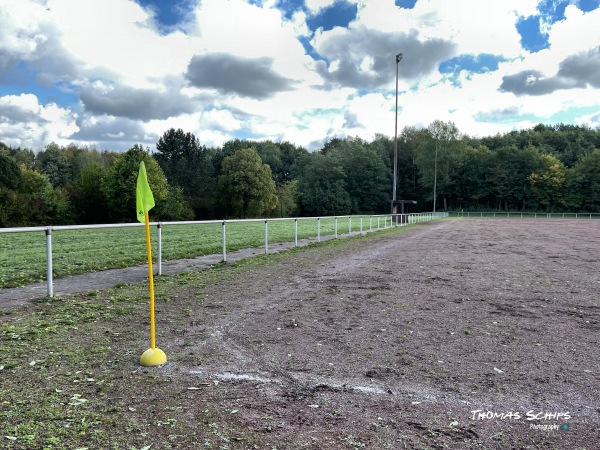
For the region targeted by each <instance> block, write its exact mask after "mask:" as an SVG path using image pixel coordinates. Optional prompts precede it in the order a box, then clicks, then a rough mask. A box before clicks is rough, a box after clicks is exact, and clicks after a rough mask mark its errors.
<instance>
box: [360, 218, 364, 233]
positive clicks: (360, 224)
mask: <svg viewBox="0 0 600 450" xmlns="http://www.w3.org/2000/svg"><path fill="white" fill-rule="evenodd" d="M362 219H363V218H362V216H360V234H362V232H363V230H362Z"/></svg>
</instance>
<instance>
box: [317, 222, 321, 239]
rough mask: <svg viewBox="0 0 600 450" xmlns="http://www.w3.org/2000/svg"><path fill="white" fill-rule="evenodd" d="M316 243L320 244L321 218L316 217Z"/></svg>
mask: <svg viewBox="0 0 600 450" xmlns="http://www.w3.org/2000/svg"><path fill="white" fill-rule="evenodd" d="M317 242H321V218H320V217H317Z"/></svg>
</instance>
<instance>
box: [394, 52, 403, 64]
mask: <svg viewBox="0 0 600 450" xmlns="http://www.w3.org/2000/svg"><path fill="white" fill-rule="evenodd" d="M402 56H403V55H402V53H398V54H397V55H396V64H398V63H399V62H400V60H401V59H402Z"/></svg>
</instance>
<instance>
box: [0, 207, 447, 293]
mask: <svg viewBox="0 0 600 450" xmlns="http://www.w3.org/2000/svg"><path fill="white" fill-rule="evenodd" d="M448 215H449V213H447V212H435V213H434V212H423V213H412V214H386V215H369V216H364V215H359V216H353V215H345V216H323V217H293V218H268V219H232V220H205V221H179V222H151V223H150V226H151V227H156V231H157V241H158V242H157V255H156V256H155V259H156V269H157V270H156V272H157V274H158V275H162V261H163V255H162V248H163V238H162V229H163V228H166V227H169V226H174V225H210V224H213V225H214V224H220V225H221V250H222V261H223V262H226V261H227V225H228V224H234V223H248V222H263V223H264V252H265V254H266V253H268V252H269V224H270V223H273V222H281V221H288V222H293V223H294V246H295V247H298V222H299V221H314V222H315V233H316V239H315V240H316V242H321V240H322V238H324V237H325V236H331V237H333V238H337V237H338V236H341V235H342V233H338V225H339V224H340V221H347V223H345V224H344V229H345V230H346V229H347V233H343V234H346V235H351V234H353V233H359V234H363V233H366V232H372V231H379V230H385V229H388V228H392V227H397V226H405V225H410V224H416V223H420V222H426V221H430V220H434V219H439V218H443V217H448ZM324 220H330V221H331V220H333V223H334V226H333V233H332V234H328V235H325V234H322V229H321V222H322V221H324ZM144 226H145V225H144V224H143V223H119V224H98V225H59V226H43V227H14V228H0V233H44V235H45V239H46V284H47V293H48V297H53V295H54V282H53V279H54V276H53V265H52V262H53V258H54V255H53V251H52V234H53V233H55V232H61V231H66V230H101V229H108V228H128V227H144Z"/></svg>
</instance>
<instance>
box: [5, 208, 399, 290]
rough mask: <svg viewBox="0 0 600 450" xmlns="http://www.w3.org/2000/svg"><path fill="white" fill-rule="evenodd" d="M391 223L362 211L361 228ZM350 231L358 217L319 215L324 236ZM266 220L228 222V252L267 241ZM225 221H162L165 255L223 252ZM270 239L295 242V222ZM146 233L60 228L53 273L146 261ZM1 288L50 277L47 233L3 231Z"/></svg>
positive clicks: (310, 223) (273, 228)
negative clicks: (194, 222) (190, 223)
mask: <svg viewBox="0 0 600 450" xmlns="http://www.w3.org/2000/svg"><path fill="white" fill-rule="evenodd" d="M385 223H387V225H388V226H389V219H388V220H384V219H383V218H380V219H379V220H378V219H377V217H374V218H373V219H370V217H369V216H364V217H363V220H362V229H363V230H364V231H366V230H369V229H371V228H372V229H374V230H376V229H378V228H383V227H384V225H385ZM336 229H337V234H338V235H343V234H347V233H348V231H349V230H351V231H353V232H356V231H359V230H360V218H359V217H352V218H351V219H350V220H349V219H348V218H347V217H343V218H338V219H337V225H336V220H335V219H334V218H323V219H321V220H320V233H321V236H326V235H333V234H334V233H335V231H336ZM264 231H265V224H264V222H263V221H259V222H234V223H227V225H226V243H227V251H228V252H231V251H235V250H240V249H243V248H252V247H262V246H263V245H264V239H265V238H264ZM221 236H222V225H221V224H220V223H206V224H194V225H163V227H162V259H163V260H164V261H167V260H172V259H181V258H193V257H197V256H202V255H209V254H220V253H221V252H222V240H221ZM268 236H269V243H272V244H273V243H278V242H292V241H293V240H294V221H293V220H285V221H273V222H269V223H268ZM316 237H317V221H316V219H298V238H299V239H308V238H312V239H314V238H316ZM151 240H152V245H153V249H152V254H153V256H154V258H156V255H157V251H158V249H157V245H158V237H157V229H156V228H155V227H152V229H151ZM145 245H146V241H145V234H144V231H143V228H141V227H125V228H106V229H92V230H90V229H83V230H64V231H63V230H56V231H54V232H53V233H52V250H53V274H54V277H55V278H61V277H65V276H68V275H76V274H81V273H87V272H94V271H99V270H106V269H117V268H124V267H131V266H134V265H137V264H143V263H144V262H145V261H146V250H145ZM0 248H1V249H2V252H0V288H9V287H17V286H22V285H25V284H29V283H34V282H40V281H43V280H45V279H46V243H45V234H44V233H43V232H41V231H40V232H36V233H34V232H30V233H0Z"/></svg>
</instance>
